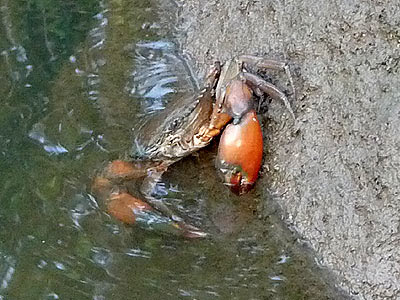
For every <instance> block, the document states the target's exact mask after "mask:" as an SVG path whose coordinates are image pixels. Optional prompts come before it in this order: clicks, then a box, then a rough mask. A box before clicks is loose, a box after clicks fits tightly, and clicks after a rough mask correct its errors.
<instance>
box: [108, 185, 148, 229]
mask: <svg viewBox="0 0 400 300" xmlns="http://www.w3.org/2000/svg"><path fill="white" fill-rule="evenodd" d="M108 201H109V202H108V204H107V210H108V213H109V214H110V215H112V216H113V217H114V218H116V219H118V220H120V221H121V222H123V223H125V224H134V223H135V222H136V216H135V215H136V214H138V213H140V212H145V211H152V210H153V208H152V207H151V206H150V205H149V204H147V203H146V202H144V201H142V200H140V199H138V198H135V197H133V196H131V195H130V194H128V193H120V194H115V195H111V197H110V199H109V200H108Z"/></svg>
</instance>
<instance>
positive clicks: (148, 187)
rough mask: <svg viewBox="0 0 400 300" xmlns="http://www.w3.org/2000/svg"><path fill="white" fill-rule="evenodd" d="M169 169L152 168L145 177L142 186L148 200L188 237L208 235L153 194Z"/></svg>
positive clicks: (141, 189) (142, 191)
mask: <svg viewBox="0 0 400 300" xmlns="http://www.w3.org/2000/svg"><path fill="white" fill-rule="evenodd" d="M166 170H167V168H166V167H165V168H164V169H163V170H151V171H149V174H148V176H147V177H146V178H145V179H144V181H143V183H142V186H141V188H140V191H141V193H142V194H143V196H144V198H145V199H146V202H148V203H149V204H150V205H151V206H152V207H153V208H155V209H156V210H158V211H159V212H160V213H161V214H163V215H164V216H166V217H168V218H169V219H170V220H172V221H173V225H174V226H175V227H176V228H177V229H179V230H182V231H183V235H184V236H185V237H188V238H198V237H206V236H207V233H205V232H202V231H201V230H200V229H198V228H197V227H195V226H192V225H190V224H187V223H185V221H183V219H182V218H181V217H179V216H177V215H176V214H175V213H174V212H173V211H172V210H171V209H169V208H168V206H167V205H165V203H164V202H163V201H162V200H160V199H157V198H155V197H154V196H153V192H154V191H155V189H156V185H157V183H159V182H160V181H161V177H162V174H163V173H164V172H165V171H166Z"/></svg>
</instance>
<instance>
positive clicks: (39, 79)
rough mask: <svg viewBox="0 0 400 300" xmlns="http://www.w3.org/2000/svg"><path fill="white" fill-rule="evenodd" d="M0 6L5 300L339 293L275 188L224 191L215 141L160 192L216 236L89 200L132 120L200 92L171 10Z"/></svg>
mask: <svg viewBox="0 0 400 300" xmlns="http://www.w3.org/2000/svg"><path fill="white" fill-rule="evenodd" d="M0 6H1V7H0V16H1V23H0V105H1V108H0V170H1V171H0V224H1V228H2V230H1V231H0V279H1V280H0V299H97V300H98V299H338V298H337V297H338V296H337V295H336V296H335V292H334V290H333V289H332V287H331V285H330V284H328V283H327V282H326V277H325V276H322V275H321V274H322V273H321V272H320V271H319V270H317V269H316V268H315V267H314V266H312V265H310V263H309V259H307V258H306V257H307V255H306V254H305V253H304V250H302V249H301V248H299V247H298V246H297V245H296V244H295V243H294V238H293V237H291V236H290V235H289V234H288V232H287V230H286V229H285V228H284V227H283V226H282V224H281V223H280V222H279V221H277V220H278V219H279V214H277V213H276V212H275V211H274V209H273V208H269V205H271V203H272V202H271V201H269V200H268V201H267V200H266V199H263V200H261V198H260V196H259V195H260V194H262V195H265V194H266V193H265V191H266V190H267V187H261V186H258V187H257V189H256V190H255V191H254V192H252V193H251V194H250V195H248V196H245V197H242V198H237V197H235V196H233V195H232V194H231V193H230V192H229V191H228V190H226V189H225V188H224V187H223V186H222V185H221V184H220V182H219V180H218V177H217V175H216V174H215V170H214V168H213V158H214V157H215V146H214V147H213V146H211V147H210V149H208V150H205V151H202V152H201V153H200V154H199V155H198V156H193V157H189V158H187V159H185V160H183V161H181V162H179V163H177V164H176V165H175V166H173V167H172V168H171V170H170V171H169V173H168V174H166V176H164V180H163V183H162V184H160V185H159V189H158V193H159V197H163V198H165V199H166V201H169V202H170V203H171V205H174V207H175V208H176V209H177V210H179V211H180V212H181V214H185V215H186V216H187V218H189V219H190V220H191V221H192V222H193V223H195V224H196V225H197V226H200V227H202V228H205V230H207V231H208V232H210V233H211V238H209V239H205V240H197V241H191V240H184V239H182V238H179V237H176V236H174V235H168V234H162V233H160V232H157V231H149V230H145V229H143V228H138V227H127V226H125V225H123V224H120V223H119V222H117V221H115V220H113V219H112V218H110V217H109V216H108V215H107V214H106V213H105V212H104V210H103V207H102V203H99V202H98V201H97V199H96V198H95V197H93V196H92V195H91V193H90V183H91V180H92V178H93V176H94V174H95V173H96V172H98V171H99V170H101V168H102V167H103V166H104V165H105V163H106V162H107V161H109V160H111V159H115V158H120V157H124V154H125V153H126V152H127V151H128V150H129V147H130V146H131V145H130V144H131V141H130V136H131V133H132V132H131V130H132V128H134V127H135V124H137V123H138V122H140V121H141V120H142V118H143V117H145V116H148V115H149V114H152V113H154V112H155V111H157V110H159V109H163V108H164V107H165V105H167V104H168V103H169V102H170V101H173V100H174V99H175V98H176V96H177V95H179V94H181V93H188V92H193V91H194V90H196V82H194V81H193V79H192V77H191V76H190V69H189V68H188V67H187V65H186V63H185V61H184V60H182V58H181V57H180V55H179V51H178V50H177V47H176V45H175V43H174V38H173V35H174V26H175V23H174V22H176V20H175V13H176V10H177V8H176V7H175V6H174V5H173V4H171V3H168V2H167V1H163V2H162V3H158V4H157V3H153V2H151V1H144V0H143V1H139V0H131V1H128V0H108V1H106V0H104V1H99V0H0ZM159 12H161V14H160V13H159ZM160 15H161V16H162V17H160ZM265 206H268V207H267V208H266V207H265ZM270 213H271V214H272V215H271V214H270Z"/></svg>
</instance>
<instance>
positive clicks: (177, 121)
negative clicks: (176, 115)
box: [169, 119, 182, 131]
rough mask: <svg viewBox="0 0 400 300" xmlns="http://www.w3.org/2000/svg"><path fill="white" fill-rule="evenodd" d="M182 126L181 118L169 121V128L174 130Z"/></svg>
mask: <svg viewBox="0 0 400 300" xmlns="http://www.w3.org/2000/svg"><path fill="white" fill-rule="evenodd" d="M181 126H182V119H175V120H173V121H172V122H171V125H170V127H169V128H170V129H171V130H172V131H175V130H177V129H178V128H179V127H181Z"/></svg>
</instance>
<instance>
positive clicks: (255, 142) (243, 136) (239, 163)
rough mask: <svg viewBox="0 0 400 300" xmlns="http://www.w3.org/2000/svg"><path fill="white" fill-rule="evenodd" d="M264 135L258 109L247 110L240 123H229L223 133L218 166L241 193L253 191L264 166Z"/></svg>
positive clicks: (232, 186)
mask: <svg viewBox="0 0 400 300" xmlns="http://www.w3.org/2000/svg"><path fill="white" fill-rule="evenodd" d="M262 155H263V138H262V132H261V127H260V123H259V122H258V120H257V115H256V112H255V111H254V110H250V111H249V112H248V113H246V114H245V115H244V116H243V117H242V118H241V120H240V122H239V123H238V124H236V125H234V124H229V125H228V126H227V127H226V128H225V130H224V133H223V134H222V137H221V140H220V143H219V148H218V156H217V167H218V168H219V169H220V171H221V172H222V174H223V175H224V181H225V183H226V184H227V185H229V186H230V187H231V190H232V191H233V192H235V193H237V194H239V195H240V194H243V193H246V192H247V191H249V190H250V189H251V188H252V186H253V185H254V183H255V181H256V179H257V176H258V171H259V170H260V167H261V161H262Z"/></svg>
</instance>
